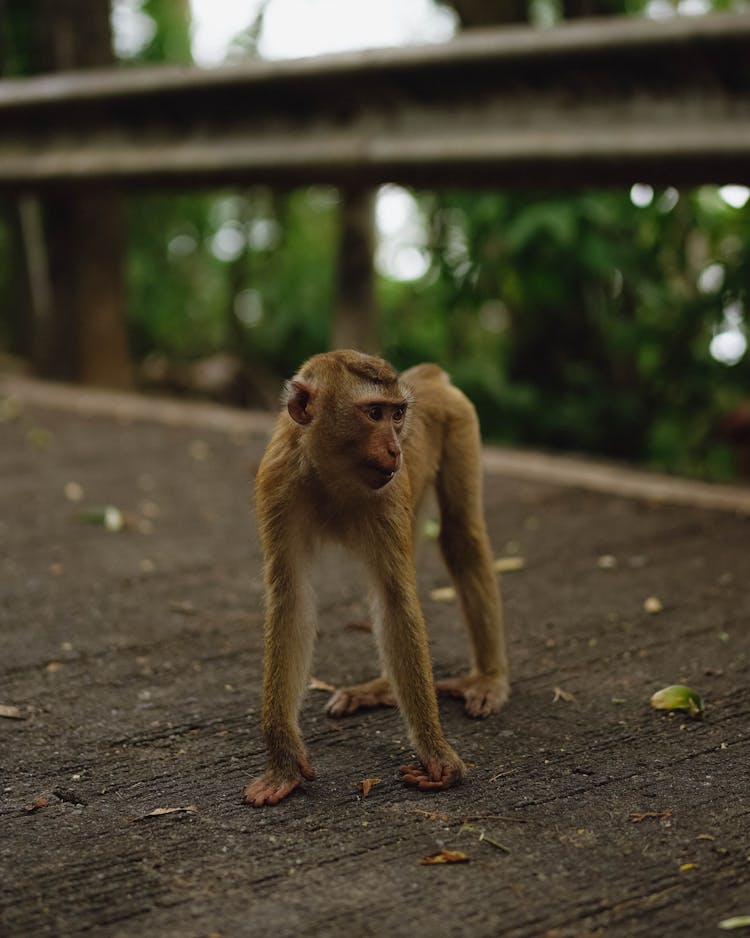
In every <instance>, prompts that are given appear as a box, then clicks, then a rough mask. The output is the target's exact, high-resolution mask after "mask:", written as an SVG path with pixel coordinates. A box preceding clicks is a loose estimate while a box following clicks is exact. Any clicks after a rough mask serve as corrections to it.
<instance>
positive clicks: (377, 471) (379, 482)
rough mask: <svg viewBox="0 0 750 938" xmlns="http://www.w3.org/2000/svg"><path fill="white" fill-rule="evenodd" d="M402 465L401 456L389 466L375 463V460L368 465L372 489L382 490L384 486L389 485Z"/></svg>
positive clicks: (388, 464) (366, 467) (366, 465)
mask: <svg viewBox="0 0 750 938" xmlns="http://www.w3.org/2000/svg"><path fill="white" fill-rule="evenodd" d="M400 465H401V458H400V456H399V457H398V458H396V459H394V460H393V461H392V462H389V463H387V464H383V463H381V462H375V461H374V460H373V461H371V462H368V463H366V464H365V469H366V470H367V476H368V482H369V485H370V487H371V488H373V489H382V488H383V486H384V485H388V483H389V482H390V481H391V479H392V478H393V477H394V476H395V475H396V473H397V472H398V470H399V467H400Z"/></svg>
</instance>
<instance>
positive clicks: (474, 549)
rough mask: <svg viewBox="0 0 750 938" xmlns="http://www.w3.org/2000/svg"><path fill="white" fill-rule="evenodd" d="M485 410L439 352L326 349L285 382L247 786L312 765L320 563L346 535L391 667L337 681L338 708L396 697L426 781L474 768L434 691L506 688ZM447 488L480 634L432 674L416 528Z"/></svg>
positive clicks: (276, 793)
mask: <svg viewBox="0 0 750 938" xmlns="http://www.w3.org/2000/svg"><path fill="white" fill-rule="evenodd" d="M480 448H481V444H480V437H479V424H478V421H477V417H476V412H475V410H474V407H473V405H472V404H471V403H470V402H469V400H468V399H467V398H466V397H465V396H464V394H462V393H461V391H459V390H458V388H456V387H454V386H453V385H452V384H451V383H450V380H449V378H448V376H447V374H446V373H445V372H444V371H442V369H440V368H439V367H438V366H437V365H430V364H425V365H417V366H416V367H414V368H411V369H409V370H408V371H406V372H404V373H403V374H401V375H398V374H397V373H396V371H395V370H394V369H393V368H392V367H391V366H390V365H389V364H388V363H387V362H385V361H383V360H382V359H380V358H375V357H372V356H370V355H364V354H362V353H360V352H355V351H347V350H342V351H335V352H328V353H325V354H322V355H316V356H314V357H313V358H311V359H309V360H308V361H307V362H305V364H304V365H302V367H301V368H300V370H299V372H298V373H297V374H296V375H295V376H294V378H292V380H291V381H289V382H288V384H287V386H286V389H285V394H284V407H283V409H282V412H281V414H280V416H279V420H278V423H277V425H276V429H275V432H274V434H273V436H272V438H271V441H270V443H269V445H268V448H267V450H266V453H265V455H264V457H263V460H262V462H261V465H260V469H259V471H258V477H257V480H256V485H255V501H256V513H257V519H258V526H259V531H260V538H261V543H262V546H263V554H264V579H265V591H266V619H265V630H264V640H265V658H264V675H263V712H262V729H263V734H264V736H265V740H266V745H267V749H268V763H267V768H266V771H265V772H264V773H263V775H261V776H260V777H259V778H256V779H255V780H254V781H252V782H251V783H250V784H249V785H248V786H247V787H246V789H245V795H244V800H245V802H246V803H247V804H251V805H253V806H255V807H261V806H262V805H274V804H277V803H278V802H279V801H281V800H282V799H283V798H285V797H286V796H287V795H288V794H289V793H290V792H291V791H293V790H294V789H295V788H296V787H297V786H298V785H299V784H300V783H301V782H302V781H303V780H304V779H312V778H314V773H313V770H312V766H311V764H310V761H309V758H308V755H307V752H306V750H305V746H304V744H303V742H302V737H301V735H300V730H299V725H298V711H299V708H300V704H301V701H302V697H303V694H304V691H305V687H306V684H307V680H308V674H309V669H310V664H311V659H312V651H313V638H314V633H315V607H314V598H313V591H312V585H311V580H310V561H311V559H312V557H313V554H314V552H315V548H316V546H317V544H318V543H319V542H321V541H324V540H329V539H330V540H335V541H338V542H340V543H342V544H343V545H344V546H345V547H346V548H347V549H349V550H351V551H352V552H355V553H356V554H358V555H359V556H360V557H361V558H362V559H363V560H364V561H365V565H366V567H367V569H368V571H369V574H370V578H371V586H372V599H371V615H372V621H373V631H374V634H375V638H376V641H377V644H378V648H379V651H380V657H381V660H382V665H383V674H382V675H381V676H380V677H378V678H376V679H375V680H372V681H369V682H367V683H365V684H359V685H356V686H353V687H344V688H340V689H338V690H337V691H336V692H335V693H334V694H333V696H332V697H331V699H330V701H329V702H328V705H327V711H328V713H329V715H331V716H334V717H338V716H343V715H344V714H350V713H354V712H355V711H356V710H357V709H359V708H361V707H373V706H378V705H383V704H385V705H393V704H397V705H398V706H399V708H400V710H401V713H402V716H403V719H404V722H405V724H406V727H407V729H408V732H409V736H410V738H411V741H412V743H413V745H414V748H415V750H416V752H417V755H418V758H419V760H420V762H419V764H417V765H407V766H402V767H401V773H402V776H403V780H404V781H405V782H406V783H407V784H409V785H413V786H416V787H418V788H420V789H422V790H431V789H442V788H448V787H449V786H451V785H455V784H457V783H458V782H460V781H461V779H462V778H463V777H464V774H465V771H466V769H465V766H464V764H463V762H462V761H461V759H460V758H459V756H458V755H457V754H456V752H455V751H454V750H453V748H452V747H451V745H450V744H449V743H448V741H447V740H446V738H445V736H444V734H443V730H442V727H441V725H440V719H439V716H438V709H437V700H436V694H435V689H436V688H437V690H438V691H442V692H444V693H448V694H451V695H454V696H460V697H462V698H463V699H464V701H465V707H466V711H467V713H468V714H469V715H470V716H473V717H486V716H488V715H489V714H491V713H495V712H497V711H498V710H499V709H500V708H501V706H502V705H503V703H505V701H506V699H507V697H508V666H507V661H506V655H505V640H504V633H503V622H502V610H501V604H500V592H499V588H498V584H497V578H496V575H495V573H494V571H493V566H492V553H491V550H490V544H489V539H488V537H487V530H486V527H485V523H484V518H483V511H482V481H481V465H480V455H481V453H480ZM430 488H434V489H435V491H436V493H437V498H438V503H439V506H440V514H441V531H440V546H441V548H442V552H443V556H444V558H445V561H446V564H447V566H448V569H449V571H450V573H451V575H452V577H453V580H454V582H455V585H456V590H457V593H458V596H459V599H460V602H461V606H462V611H463V615H464V619H465V621H466V625H467V628H468V632H469V638H470V642H471V651H472V668H471V670H470V671H469V673H468V674H466V675H463V676H461V677H456V678H451V679H449V680H444V681H438V682H437V684H434V683H433V677H432V667H431V663H430V657H429V650H428V644H427V630H426V626H425V622H424V619H423V617H422V612H421V609H420V605H419V600H418V598H417V585H416V574H415V569H414V558H413V552H414V538H415V527H416V520H417V518H418V517H419V508H420V506H421V504H422V502H423V500H424V497H425V495H426V493H427V491H428V489H430Z"/></svg>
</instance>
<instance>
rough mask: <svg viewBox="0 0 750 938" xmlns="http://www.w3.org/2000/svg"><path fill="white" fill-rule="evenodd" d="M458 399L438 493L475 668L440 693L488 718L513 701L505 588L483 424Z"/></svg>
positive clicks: (443, 538) (441, 684) (444, 541)
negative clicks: (487, 491) (491, 530)
mask: <svg viewBox="0 0 750 938" xmlns="http://www.w3.org/2000/svg"><path fill="white" fill-rule="evenodd" d="M456 393H457V395H460V397H457V400H456V403H457V405H458V406H457V415H456V416H454V418H453V419H452V420H451V423H450V425H449V427H448V432H447V433H446V438H445V443H444V448H443V456H442V461H441V466H440V472H439V474H438V478H437V483H436V491H437V495H438V501H439V502H440V513H441V526H440V547H441V549H442V553H443V557H444V559H445V563H446V566H447V567H448V569H449V571H450V573H451V576H452V577H453V581H454V583H455V585H456V592H457V593H458V597H459V599H460V601H461V608H462V611H463V617H464V620H465V622H466V627H467V630H468V632H469V639H470V643H471V651H472V667H471V671H470V672H469V673H468V674H466V675H463V676H461V677H455V678H449V679H446V680H440V681H437V682H436V683H435V687H436V689H437V690H438V692H442V693H445V694H450V695H452V696H454V697H462V698H463V700H464V702H465V706H466V712H467V714H468V715H469V716H471V717H487V716H489V715H490V714H492V713H497V712H498V711H499V710H500V708H501V707H502V706H503V704H504V703H505V702H506V700H507V699H508V694H509V682H508V662H507V658H506V652H505V632H504V627H503V614H502V605H501V600H500V588H499V586H498V582H497V575H496V573H495V571H494V568H493V556H492V549H491V547H490V541H489V537H488V535H487V528H486V526H485V522H484V512H483V505H482V479H481V441H480V437H479V424H478V422H477V418H476V413H475V411H474V408H473V406H472V404H471V403H470V402H469V401H468V399H466V398H465V397H464V396H463V395H462V394H460V392H456Z"/></svg>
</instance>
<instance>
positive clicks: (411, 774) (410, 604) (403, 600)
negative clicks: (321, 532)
mask: <svg viewBox="0 0 750 938" xmlns="http://www.w3.org/2000/svg"><path fill="white" fill-rule="evenodd" d="M402 556H407V555H406V554H402ZM378 592H379V603H378V605H380V609H379V610H378V614H377V615H376V617H375V623H376V625H375V628H376V636H377V638H378V641H379V644H380V650H381V653H382V655H383V660H384V663H385V668H386V672H387V674H388V676H389V678H390V682H391V686H392V687H393V690H394V692H395V695H396V700H397V701H398V706H399V708H400V710H401V713H402V715H403V718H404V722H405V723H406V727H407V729H408V731H409V735H410V737H411V740H412V743H413V744H414V748H415V749H416V751H417V755H418V756H419V759H420V764H418V765H403V766H401V774H402V776H403V779H404V781H405V782H406V784H407V785H414V786H416V787H417V788H420V789H422V790H423V791H429V790H433V789H441V788H449V787H450V786H451V785H456V784H458V782H460V781H461V780H462V779H463V777H464V776H465V774H466V766H465V765H464V763H463V762H462V761H461V759H460V758H459V756H458V755H457V753H456V752H455V751H454V749H453V747H452V746H451V745H450V743H449V742H448V740H447V739H446V738H445V735H444V734H443V728H442V726H441V725H440V717H439V716H438V708H437V698H436V695H435V689H434V686H433V680H432V665H431V663H430V655H429V648H428V643H427V628H426V626H425V623H424V619H423V617H422V612H421V609H420V608H419V602H418V600H417V590H416V581H415V580H414V578H413V575H411V574H410V573H407V572H405V571H404V570H399V572H398V574H397V576H396V577H395V579H392V580H391V581H390V582H384V583H383V584H382V587H381V589H380V590H379V591H378ZM376 609H377V606H376Z"/></svg>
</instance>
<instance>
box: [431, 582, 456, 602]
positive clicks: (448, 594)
mask: <svg viewBox="0 0 750 938" xmlns="http://www.w3.org/2000/svg"><path fill="white" fill-rule="evenodd" d="M455 598H456V591H455V590H454V589H453V587H452V586H439V587H438V588H437V589H434V590H430V599H432V600H434V601H435V602H436V603H445V602H450V601H451V600H452V599H455Z"/></svg>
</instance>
